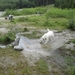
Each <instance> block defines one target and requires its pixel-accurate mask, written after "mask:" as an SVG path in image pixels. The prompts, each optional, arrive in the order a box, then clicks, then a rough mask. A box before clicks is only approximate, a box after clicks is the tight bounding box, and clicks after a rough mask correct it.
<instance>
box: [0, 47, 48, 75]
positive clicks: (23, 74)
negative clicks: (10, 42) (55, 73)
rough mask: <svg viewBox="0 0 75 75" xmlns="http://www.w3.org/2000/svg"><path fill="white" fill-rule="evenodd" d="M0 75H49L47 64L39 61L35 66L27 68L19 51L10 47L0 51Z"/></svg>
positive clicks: (27, 65) (26, 63)
mask: <svg viewBox="0 0 75 75" xmlns="http://www.w3.org/2000/svg"><path fill="white" fill-rule="evenodd" d="M0 63H1V64H0V75H16V74H18V75H34V74H37V75H46V74H47V75H49V71H48V65H47V63H46V62H45V61H44V60H43V59H41V60H39V61H38V62H37V63H35V64H36V66H29V64H28V62H27V61H26V59H25V57H24V56H23V55H22V54H21V52H20V51H16V50H14V49H13V48H12V47H8V48H6V49H0Z"/></svg>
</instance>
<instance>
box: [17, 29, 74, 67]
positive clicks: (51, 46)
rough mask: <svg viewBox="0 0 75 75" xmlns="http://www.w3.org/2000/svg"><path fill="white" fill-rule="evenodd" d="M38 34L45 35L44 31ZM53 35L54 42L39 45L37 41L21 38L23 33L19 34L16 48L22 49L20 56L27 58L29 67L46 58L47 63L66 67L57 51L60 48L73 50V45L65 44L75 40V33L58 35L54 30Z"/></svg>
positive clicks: (64, 32)
mask: <svg viewBox="0 0 75 75" xmlns="http://www.w3.org/2000/svg"><path fill="white" fill-rule="evenodd" d="M40 32H41V33H45V32H46V30H40ZM26 33H27V32H26ZM26 33H25V34H26ZM54 33H55V38H54V40H53V41H52V42H49V43H48V44H40V43H39V39H29V38H27V37H24V36H21V34H23V33H20V34H19V35H20V36H21V37H20V41H19V44H18V46H20V47H21V48H22V49H23V50H22V54H23V55H24V56H25V57H26V58H27V61H28V62H29V64H30V65H34V64H35V62H37V61H38V60H39V59H40V58H46V57H49V58H48V60H49V61H48V60H47V62H53V60H54V63H55V64H59V65H61V66H65V65H66V63H65V62H64V58H63V57H62V56H61V54H60V50H57V49H59V48H61V47H62V46H65V48H71V49H73V46H74V44H73V43H70V44H66V42H68V41H69V40H71V39H75V32H72V31H69V30H65V31H63V32H61V33H58V31H56V30H54ZM30 34H31V33H30ZM51 57H52V58H51ZM61 66H58V67H61Z"/></svg>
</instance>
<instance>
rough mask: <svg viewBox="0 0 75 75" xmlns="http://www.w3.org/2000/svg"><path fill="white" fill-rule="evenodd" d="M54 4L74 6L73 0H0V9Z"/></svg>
mask: <svg viewBox="0 0 75 75" xmlns="http://www.w3.org/2000/svg"><path fill="white" fill-rule="evenodd" d="M49 4H54V6H55V7H59V8H75V0H0V11H3V10H6V9H19V8H30V7H37V6H46V5H49Z"/></svg>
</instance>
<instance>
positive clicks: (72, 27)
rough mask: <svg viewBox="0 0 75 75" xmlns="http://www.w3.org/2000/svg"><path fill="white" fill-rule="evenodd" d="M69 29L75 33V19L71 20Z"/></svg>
mask: <svg viewBox="0 0 75 75" xmlns="http://www.w3.org/2000/svg"><path fill="white" fill-rule="evenodd" d="M68 28H69V29H70V30H73V31H75V19H70V20H69V24H68Z"/></svg>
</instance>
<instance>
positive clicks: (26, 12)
mask: <svg viewBox="0 0 75 75" xmlns="http://www.w3.org/2000/svg"><path fill="white" fill-rule="evenodd" d="M46 11H47V9H46V8H45V7H36V8H23V9H22V10H21V11H19V10H8V9H7V10H6V13H5V14H4V16H7V15H9V14H13V15H15V16H19V15H31V14H36V13H37V12H38V13H41V14H44V13H45V12H46Z"/></svg>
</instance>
